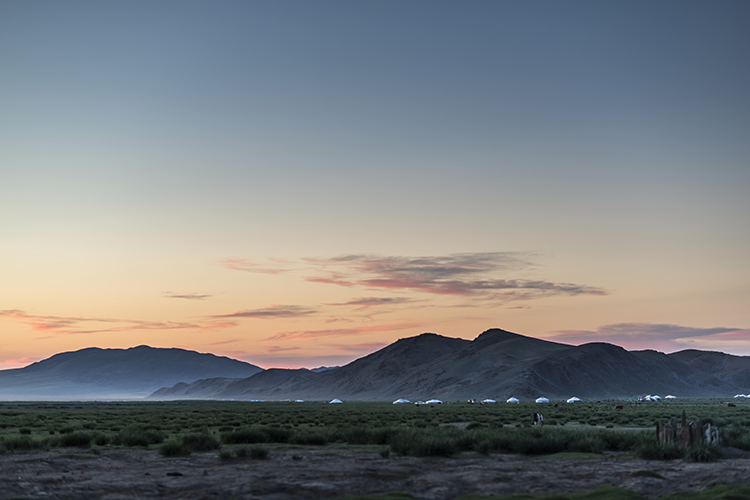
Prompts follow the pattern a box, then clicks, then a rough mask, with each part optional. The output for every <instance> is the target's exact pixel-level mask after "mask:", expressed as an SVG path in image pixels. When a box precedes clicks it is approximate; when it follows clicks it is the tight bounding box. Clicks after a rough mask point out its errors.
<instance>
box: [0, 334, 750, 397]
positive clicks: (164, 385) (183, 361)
mask: <svg viewBox="0 0 750 500" xmlns="http://www.w3.org/2000/svg"><path fill="white" fill-rule="evenodd" d="M747 392H750V356H733V355H729V354H724V353H721V352H709V351H698V350H685V351H680V352H676V353H672V354H664V353H661V352H657V351H651V350H645V351H627V350H625V349H623V348H622V347H618V346H616V345H612V344H607V343H600V342H595V343H589V344H583V345H579V346H572V345H567V344H561V343H557V342H550V341H546V340H540V339H536V338H532V337H526V336H523V335H519V334H515V333H511V332H508V331H505V330H500V329H491V330H487V331H485V332H484V333H482V334H481V335H479V336H478V337H476V338H475V339H474V340H465V339H461V338H450V337H445V336H441V335H437V334H434V333H424V334H422V335H418V336H416V337H409V338H404V339H401V340H398V341H396V342H394V343H393V344H391V345H388V346H386V347H384V348H383V349H380V350H379V351H376V352H374V353H372V354H370V355H368V356H364V357H362V358H360V359H357V360H355V361H353V362H351V363H349V364H347V365H345V366H341V367H334V368H329V369H325V370H307V369H297V370H286V369H268V370H263V369H261V368H259V367H257V366H255V365H251V364H249V363H244V362H241V361H237V360H232V359H229V358H222V357H218V356H214V355H212V354H199V353H197V352H193V351H185V350H182V349H156V348H151V347H147V346H140V347H134V348H131V349H124V350H123V349H97V348H89V349H83V350H81V351H75V352H68V353H62V354H57V355H55V356H52V357H51V358H48V359H46V360H43V361H40V362H38V363H34V364H32V365H29V366H27V367H25V368H20V369H15V370H4V371H0V399H4V400H9V399H76V398H87V399H97V398H99V399H110V398H114V397H131V398H134V397H145V396H148V398H149V399H240V400H242V399H245V400H254V399H263V400H285V399H305V400H330V399H332V398H340V399H344V400H393V399H396V398H407V399H411V400H418V399H429V398H439V399H444V400H456V399H475V398H476V399H479V398H487V397H489V398H493V399H505V398H507V397H510V396H515V397H518V398H537V397H539V396H546V397H548V398H568V397H571V396H578V397H582V398H630V397H634V396H638V395H641V394H661V395H666V394H673V395H676V396H678V397H699V396H700V397H730V396H732V395H734V394H737V393H743V394H744V393H747Z"/></svg>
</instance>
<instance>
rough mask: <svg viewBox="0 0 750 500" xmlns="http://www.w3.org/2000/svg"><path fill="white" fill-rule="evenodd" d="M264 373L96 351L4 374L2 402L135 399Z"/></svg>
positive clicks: (215, 360)
mask: <svg viewBox="0 0 750 500" xmlns="http://www.w3.org/2000/svg"><path fill="white" fill-rule="evenodd" d="M261 370H262V369H261V368H259V367H257V366H255V365H251V364H250V363H244V362H242V361H237V360H234V359H230V358H226V357H219V356H215V355H213V354H201V353H197V352H194V351H187V350H184V349H176V348H173V349H159V348H153V347H148V346H138V347H132V348H130V349H99V348H96V347H92V348H88V349H82V350H80V351H74V352H64V353H60V354H55V355H54V356H52V357H50V358H47V359H45V360H42V361H39V362H37V363H33V364H31V365H29V366H27V367H24V368H17V369H14V370H2V371H0V399H4V400H10V399H25V400H28V399H77V398H82V399H99V398H134V397H143V396H146V395H148V394H151V393H152V392H153V391H154V390H156V389H158V388H159V387H164V386H166V385H173V384H175V383H177V382H187V383H191V382H194V381H196V380H199V379H207V378H214V377H232V378H245V377H249V376H251V375H254V374H255V373H257V372H259V371H261Z"/></svg>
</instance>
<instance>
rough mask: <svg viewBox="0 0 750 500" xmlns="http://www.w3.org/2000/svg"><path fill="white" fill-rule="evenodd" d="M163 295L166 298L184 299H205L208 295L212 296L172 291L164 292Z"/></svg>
mask: <svg viewBox="0 0 750 500" xmlns="http://www.w3.org/2000/svg"><path fill="white" fill-rule="evenodd" d="M163 297H165V298H167V299H186V300H205V299H208V298H210V297H213V295H208V294H205V293H173V292H164V295H163Z"/></svg>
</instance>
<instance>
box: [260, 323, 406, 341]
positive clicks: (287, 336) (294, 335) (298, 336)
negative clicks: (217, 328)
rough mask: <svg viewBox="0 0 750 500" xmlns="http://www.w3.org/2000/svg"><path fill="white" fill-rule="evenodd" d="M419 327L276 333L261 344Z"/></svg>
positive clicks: (395, 326) (372, 327) (389, 326)
mask: <svg viewBox="0 0 750 500" xmlns="http://www.w3.org/2000/svg"><path fill="white" fill-rule="evenodd" d="M419 326H421V325H420V324H418V323H396V324H387V325H371V326H362V327H354V328H332V329H322V330H301V331H290V332H281V333H277V334H276V335H273V336H271V337H268V338H267V339H265V340H264V341H263V342H273V341H280V340H283V341H288V340H307V339H315V338H320V337H352V336H357V335H365V334H369V333H379V332H390V331H399V330H406V329H413V328H417V327H419Z"/></svg>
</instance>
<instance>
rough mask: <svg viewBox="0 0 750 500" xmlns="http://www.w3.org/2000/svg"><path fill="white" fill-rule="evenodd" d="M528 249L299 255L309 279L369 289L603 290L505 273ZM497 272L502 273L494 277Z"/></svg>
mask: <svg viewBox="0 0 750 500" xmlns="http://www.w3.org/2000/svg"><path fill="white" fill-rule="evenodd" d="M529 257H530V255H529V254H523V253H519V252H486V253H462V254H451V255H447V256H428V257H398V256H379V255H367V254H363V255H343V256H338V257H332V258H327V259H309V258H308V259H302V262H303V263H304V265H305V266H306V267H307V269H306V273H307V274H308V275H307V276H306V277H305V278H304V280H305V281H308V282H310V283H320V284H326V285H336V286H342V287H355V286H360V287H365V288H369V289H374V290H398V291H414V292H419V293H427V294H433V295H452V296H464V297H474V298H480V299H487V300H494V301H502V302H507V301H512V300H531V299H538V298H541V297H547V296H552V295H581V294H587V295H606V294H607V292H606V290H604V289H601V288H598V287H594V286H589V285H579V284H574V283H557V282H550V281H544V280H528V279H518V278H513V277H506V276H505V275H508V274H511V273H515V272H519V271H525V270H527V269H529V268H530V267H531V266H532V264H531V262H530V261H529ZM222 263H223V264H222V265H224V266H225V267H228V268H230V269H237V270H241V271H246V272H282V271H283V270H289V268H286V269H282V268H273V269H270V270H269V269H268V268H264V267H261V266H258V265H256V264H254V263H250V262H248V261H245V260H244V259H225V260H224V261H222ZM498 274H500V275H502V276H500V277H498Z"/></svg>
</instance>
